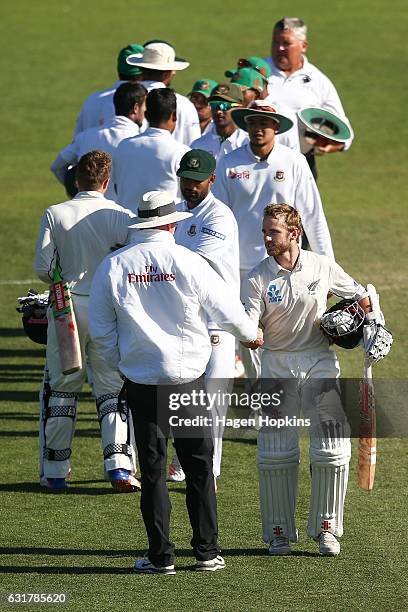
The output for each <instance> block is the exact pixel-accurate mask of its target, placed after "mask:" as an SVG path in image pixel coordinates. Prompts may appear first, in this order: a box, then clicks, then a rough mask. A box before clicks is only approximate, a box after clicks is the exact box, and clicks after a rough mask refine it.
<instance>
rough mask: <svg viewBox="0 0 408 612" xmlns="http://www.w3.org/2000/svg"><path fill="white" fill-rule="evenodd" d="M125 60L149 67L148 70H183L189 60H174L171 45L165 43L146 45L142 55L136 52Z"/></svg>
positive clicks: (187, 65)
mask: <svg viewBox="0 0 408 612" xmlns="http://www.w3.org/2000/svg"><path fill="white" fill-rule="evenodd" d="M126 61H127V63H128V64H130V65H131V66H139V67H140V68H149V69H150V70H185V69H186V68H188V67H189V65H190V64H189V62H181V61H179V60H176V53H175V51H174V49H173V47H170V45H166V43H151V44H150V45H146V47H145V48H144V51H143V55H142V56H140V55H139V54H138V53H135V54H132V55H128V57H127V58H126Z"/></svg>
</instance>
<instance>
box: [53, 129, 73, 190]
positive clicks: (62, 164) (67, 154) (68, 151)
mask: <svg viewBox="0 0 408 612" xmlns="http://www.w3.org/2000/svg"><path fill="white" fill-rule="evenodd" d="M78 161H79V145H78V141H77V139H75V140H74V142H71V144H69V145H68V146H66V147H65V148H64V149H62V151H60V153H59V154H58V155H57V157H56V158H55V159H54V161H53V162H52V164H51V167H50V170H51V172H52V173H53V174H54V175H55V176H56V177H57V179H58V180H59V182H60V183H62V184H64V178H65V175H66V173H67V171H68V168H69V167H70V166H73V165H75V164H77V163H78Z"/></svg>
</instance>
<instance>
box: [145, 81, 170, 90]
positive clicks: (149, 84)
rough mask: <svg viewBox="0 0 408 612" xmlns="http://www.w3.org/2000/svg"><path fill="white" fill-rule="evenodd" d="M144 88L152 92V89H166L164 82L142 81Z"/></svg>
mask: <svg viewBox="0 0 408 612" xmlns="http://www.w3.org/2000/svg"><path fill="white" fill-rule="evenodd" d="M140 83H141V85H143V87H145V88H146V89H147V91H151V90H152V89H161V88H162V87H166V86H165V84H164V83H162V81H141V82H140Z"/></svg>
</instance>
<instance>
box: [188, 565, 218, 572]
mask: <svg viewBox="0 0 408 612" xmlns="http://www.w3.org/2000/svg"><path fill="white" fill-rule="evenodd" d="M224 568H225V565H214V566H212V567H209V566H206V565H204V566H203V565H196V567H195V571H196V572H216V571H217V570H221V569H224Z"/></svg>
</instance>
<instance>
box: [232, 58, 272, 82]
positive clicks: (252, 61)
mask: <svg viewBox="0 0 408 612" xmlns="http://www.w3.org/2000/svg"><path fill="white" fill-rule="evenodd" d="M241 68H253V69H254V70H257V71H258V72H260V73H261V74H262V76H264V77H265V78H266V79H268V78H269V77H270V76H271V74H272V70H271V67H270V65H269V64H268V62H267V61H266V60H264V59H262V57H258V56H257V55H252V56H251V57H248V58H241V59H239V60H238V62H237V69H238V70H240V69H241ZM235 72H236V70H226V71H225V73H224V74H225V76H226V77H228V78H231V77H232V76H233V74H234V73H235Z"/></svg>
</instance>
